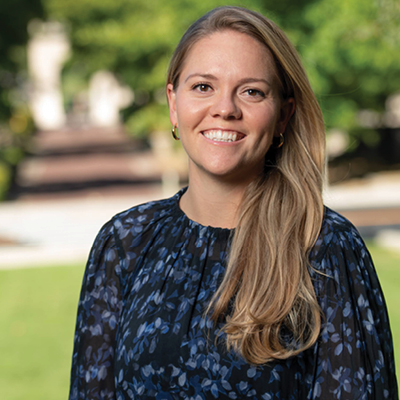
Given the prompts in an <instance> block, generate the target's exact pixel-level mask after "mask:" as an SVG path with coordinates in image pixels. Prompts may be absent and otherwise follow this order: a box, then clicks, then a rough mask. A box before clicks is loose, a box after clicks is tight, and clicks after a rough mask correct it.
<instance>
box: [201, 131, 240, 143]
mask: <svg viewBox="0 0 400 400" xmlns="http://www.w3.org/2000/svg"><path fill="white" fill-rule="evenodd" d="M202 134H203V135H204V136H205V137H206V138H207V139H210V140H213V141H215V142H238V141H239V140H241V139H243V138H244V137H245V136H246V135H244V134H243V133H240V132H237V131H227V130H221V129H210V130H207V131H203V132H202Z"/></svg>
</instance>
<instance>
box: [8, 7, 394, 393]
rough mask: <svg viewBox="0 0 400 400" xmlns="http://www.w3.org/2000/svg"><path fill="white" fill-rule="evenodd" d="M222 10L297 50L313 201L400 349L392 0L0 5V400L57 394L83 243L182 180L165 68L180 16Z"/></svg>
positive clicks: (63, 384)
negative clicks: (370, 289) (317, 185)
mask: <svg viewBox="0 0 400 400" xmlns="http://www.w3.org/2000/svg"><path fill="white" fill-rule="evenodd" d="M226 4H230V5H244V6H246V7H249V8H252V9H254V10H257V11H260V12H261V13H263V14H264V15H266V16H268V17H269V18H271V19H272V20H274V21H275V22H276V23H278V25H280V26H281V27H282V28H283V29H284V31H285V32H286V33H287V35H288V36H289V38H290V39H291V40H292V42H293V43H294V44H295V46H296V47H297V49H298V51H299V52H300V54H301V57H302V60H303V63H304V65H305V67H306V70H307V72H308V75H309V78H310V81H311V84H312V87H313V89H314V91H315V93H316V94H317V97H318V99H319V102H320V104H321V107H322V110H323V113H324V117H325V122H326V128H327V144H328V175H329V182H328V183H327V186H326V190H325V202H326V204H327V205H328V206H330V207H332V208H335V209H336V210H338V211H339V212H341V213H342V214H344V215H345V216H346V217H348V218H349V219H350V220H351V221H352V222H353V223H354V224H355V225H356V226H357V227H358V229H359V230H360V232H361V234H362V235H363V237H364V238H365V239H366V241H367V243H368V246H369V248H370V250H371V253H372V256H373V258H374V261H375V265H376V268H377V272H378V275H379V277H380V280H381V284H382V287H383V290H384V293H385V296H386V300H387V304H388V308H389V315H390V319H391V324H392V330H393V336H394V341H395V351H396V356H397V357H399V356H400V347H399V346H400V310H399V307H398V304H399V302H400V291H399V283H400V281H399V278H400V22H399V21H400V3H399V1H398V0H281V1H279V2H277V1H272V0H248V1H246V2H243V1H242V2H238V1H230V2H229V3H227V2H223V1H217V0H190V1H189V0H169V1H162V0H152V1H145V0H101V1H93V0H79V1H78V0H1V3H0V198H1V202H0V327H1V329H0V354H1V355H2V356H1V358H0V398H1V399H7V400H11V399H13V400H14V399H15V400H16V399H27V398H29V399H30V400H35V399H41V400H46V399H49V400H50V399H51V400H57V399H65V398H66V397H67V394H68V381H69V368H70V359H71V353H72V341H73V332H74V319H75V314H76V307H77V301H78V296H79V290H80V284H81V280H82V274H83V271H84V264H85V259H86V257H87V255H88V252H89V249H90V246H91V243H92V241H93V239H94V237H95V235H96V233H97V231H98V230H99V229H100V227H101V225H102V224H103V223H104V222H106V221H107V220H108V219H109V218H110V217H111V216H112V215H114V214H115V213H117V212H119V211H121V210H123V209H126V208H129V207H131V206H133V205H136V204H139V203H141V202H145V201H148V200H151V199H157V198H162V197H165V196H170V195H172V194H174V193H175V192H176V191H177V190H178V189H179V188H180V187H181V186H184V185H185V184H186V182H187V172H186V159H185V155H184V154H183V151H182V148H181V147H180V145H179V144H178V143H176V142H174V141H173V139H172V137H171V134H170V123H169V118H168V110H167V103H166V96H165V90H164V86H165V76H166V69H167V65H168V61H169V59H170V56H171V54H172V51H173V49H174V48H175V46H176V44H177V43H178V41H179V39H180V37H181V35H182V34H183V32H184V31H185V30H186V28H187V27H188V26H189V24H190V23H192V22H193V21H194V20H195V19H197V18H198V17H199V16H201V15H202V14H204V13H205V12H207V11H208V10H210V9H211V8H213V7H216V6H219V5H226ZM399 362H400V361H399Z"/></svg>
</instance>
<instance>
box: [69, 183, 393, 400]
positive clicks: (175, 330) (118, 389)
mask: <svg viewBox="0 0 400 400" xmlns="http://www.w3.org/2000/svg"><path fill="white" fill-rule="evenodd" d="M183 192H184V190H182V191H180V192H179V193H177V194H176V195H175V196H173V197H172V198H170V199H166V200H161V201H156V202H150V203H146V204H143V205H140V206H137V207H134V208H132V209H130V210H128V211H125V212H122V213H120V214H118V215H116V216H115V217H114V218H113V219H112V220H111V221H109V222H108V223H107V224H105V225H104V227H103V228H102V229H101V231H100V232H99V234H98V236H97V238H96V240H95V243H94V245H93V248H92V251H91V253H90V256H89V260H88V263H87V267H86V271H85V276H84V281H83V287H82V292H81V297H80V301H79V307H78V317H77V325H76V334H75V347H74V353H73V362H72V374H71V388H70V397H69V399H70V400H77V399H86V400H87V399H116V400H128V399H158V400H173V399H185V400H204V399H254V400H256V399H257V400H273V399H282V400H283V399H284V400H299V399H315V400H316V399H323V400H331V399H341V400H347V399H348V400H356V399H363V400H364V399H365V400H370V399H375V400H383V399H390V400H395V399H398V394H397V383H396V377H395V368H394V359H393V347H392V339H391V333H390V328H389V322H388V316H387V311H386V306H385V302H384V299H383V295H382V291H381V288H380V285H379V282H378V279H377V276H376V273H375V270H374V267H373V264H372V261H371V258H370V255H369V253H368V251H367V249H366V247H365V245H364V243H363V241H362V239H361V238H360V236H359V234H358V232H357V230H356V229H355V228H354V227H353V226H352V225H351V224H350V223H349V222H348V221H347V220H346V219H344V218H343V217H341V216H340V215H339V214H337V213H335V212H333V211H331V210H330V209H328V208H326V210H325V218H324V221H323V225H322V228H321V233H320V235H319V238H318V241H317V243H316V245H315V246H314V248H313V250H312V252H311V254H310V262H311V266H312V268H310V274H311V277H312V280H313V284H314V287H315V291H316V295H317V298H318V301H319V303H320V305H321V309H322V311H323V314H324V316H325V317H324V320H323V325H322V329H321V334H320V337H319V339H318V341H317V342H316V343H315V345H314V346H313V347H312V348H310V349H308V350H307V351H305V352H303V353H301V354H299V355H298V356H296V357H292V358H289V359H287V360H283V361H280V360H276V361H273V362H270V363H268V364H266V365H263V366H253V365H249V364H248V363H246V362H245V361H244V360H243V358H241V357H240V356H238V355H237V354H235V353H233V352H228V351H227V349H226V346H225V345H224V340H223V335H222V338H220V339H218V340H215V339H216V335H218V333H219V331H220V329H221V326H222V325H220V326H213V325H212V324H211V323H210V321H209V320H208V319H207V318H206V317H204V315H203V313H204V309H205V307H206V306H207V304H208V303H209V301H210V299H211V297H212V295H213V293H215V291H216V288H217V287H218V285H219V283H220V282H221V279H222V277H223V274H224V270H225V260H226V255H227V251H228V249H229V243H230V238H231V234H232V231H230V230H227V229H222V228H212V227H205V226H201V225H199V224H198V223H196V222H194V221H191V220H190V219H188V218H187V216H186V215H185V214H184V213H183V212H182V211H181V210H180V208H179V199H180V197H181V195H182V194H183Z"/></svg>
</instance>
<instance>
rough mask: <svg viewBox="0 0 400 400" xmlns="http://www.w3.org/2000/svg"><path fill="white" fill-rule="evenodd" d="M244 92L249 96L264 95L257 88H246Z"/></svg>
mask: <svg viewBox="0 0 400 400" xmlns="http://www.w3.org/2000/svg"><path fill="white" fill-rule="evenodd" d="M246 93H247V94H248V95H249V96H250V97H258V96H259V97H265V93H264V92H262V91H261V90H258V89H247V90H246Z"/></svg>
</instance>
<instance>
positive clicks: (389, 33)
mask: <svg viewBox="0 0 400 400" xmlns="http://www.w3.org/2000/svg"><path fill="white" fill-rule="evenodd" d="M43 3H44V5H45V7H46V9H47V12H48V13H49V15H50V16H51V17H52V18H54V19H58V20H63V21H65V22H66V23H67V24H68V25H69V26H70V32H71V39H72V44H73V48H74V56H73V58H72V59H71V61H70V63H69V65H68V68H67V71H66V72H67V73H66V77H67V78H68V76H75V78H74V79H71V78H69V79H71V81H74V82H77V81H79V82H83V81H84V80H85V79H87V78H88V77H89V76H90V75H91V74H92V73H93V72H95V71H97V70H99V69H107V70H110V71H112V72H114V73H116V74H117V76H118V77H119V78H120V79H121V80H122V81H124V82H125V83H127V84H128V85H130V86H131V87H132V88H133V89H134V91H135V103H134V104H133V105H132V106H131V107H130V108H129V109H126V110H125V112H124V118H125V121H126V125H127V127H128V129H129V130H130V131H131V132H135V134H147V133H149V132H150V131H152V130H163V129H167V128H168V126H169V119H168V112H167V110H166V102H165V94H164V85H165V74H166V69H167V64H168V60H169V58H170V56H171V53H172V51H173V49H174V47H175V46H176V44H177V43H178V41H179V39H180V37H181V35H182V33H183V32H184V31H185V29H186V28H187V27H188V25H189V24H190V23H191V22H192V21H194V20H195V19H196V18H198V17H199V16H200V15H202V14H203V13H205V12H206V11H208V10H210V9H211V8H213V7H216V6H218V5H222V4H225V3H226V2H224V1H219V0H170V1H164V0H152V1H147V0H102V1H101V2H99V1H94V0H80V1H76V0H43ZM242 3H243V2H240V1H235V0H234V1H231V2H230V4H232V5H235V4H238V5H240V4H242ZM246 6H247V7H249V8H252V9H255V10H257V11H260V12H262V13H263V14H264V15H267V16H268V17H270V18H271V19H273V20H275V21H276V22H277V23H278V24H279V25H280V26H281V27H282V28H283V29H284V30H285V31H286V32H287V34H288V36H289V37H290V38H291V39H292V41H293V42H294V43H295V45H296V46H297V48H298V49H299V51H300V53H301V55H302V57H303V61H304V63H305V66H306V69H307V71H308V73H309V76H310V80H311V83H312V86H313V88H314V90H315V92H316V93H317V96H318V98H319V100H320V102H321V105H322V108H323V111H324V115H325V120H326V124H327V127H328V128H331V127H337V128H340V129H342V130H344V131H347V132H350V133H351V134H353V135H357V134H359V132H360V128H359V126H358V124H357V118H356V115H357V113H358V111H359V110H361V109H373V110H376V111H382V110H383V108H384V102H385V99H386V98H387V96H388V95H390V94H391V93H394V92H396V91H398V90H399V89H400V73H399V72H400V51H399V50H400V49H399V43H400V27H399V26H400V25H399V24H398V21H399V20H400V3H399V2H398V0H297V1H293V0H281V1H279V2H277V1H273V0H249V1H247V2H246ZM76 77H79V79H77V78H76Z"/></svg>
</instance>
